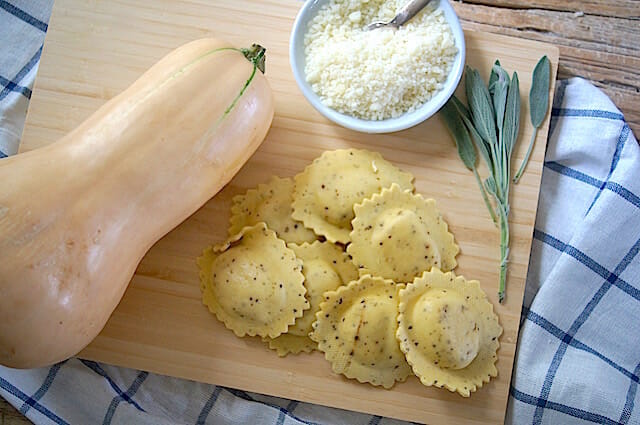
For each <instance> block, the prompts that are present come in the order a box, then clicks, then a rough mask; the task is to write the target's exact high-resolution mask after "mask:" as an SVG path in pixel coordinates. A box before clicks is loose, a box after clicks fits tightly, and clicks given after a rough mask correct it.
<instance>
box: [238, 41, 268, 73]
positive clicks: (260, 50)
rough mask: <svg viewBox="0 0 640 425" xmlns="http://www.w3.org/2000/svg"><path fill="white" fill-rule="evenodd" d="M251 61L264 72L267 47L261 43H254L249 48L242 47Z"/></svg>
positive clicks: (245, 55)
mask: <svg viewBox="0 0 640 425" xmlns="http://www.w3.org/2000/svg"><path fill="white" fill-rule="evenodd" d="M240 51H241V52H242V54H243V55H244V57H245V58H247V60H248V61H249V62H251V63H252V64H253V66H255V67H256V68H258V69H259V70H260V72H262V73H263V74H264V60H265V53H266V51H267V49H265V48H264V47H262V46H261V45H259V44H252V45H251V47H250V48H248V49H240Z"/></svg>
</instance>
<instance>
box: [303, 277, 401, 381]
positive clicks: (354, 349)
mask: <svg viewBox="0 0 640 425" xmlns="http://www.w3.org/2000/svg"><path fill="white" fill-rule="evenodd" d="M402 287H403V285H396V284H395V283H394V282H393V281H391V280H388V279H382V278H380V277H372V276H362V277H361V278H360V279H359V280H357V281H354V282H351V283H349V285H347V286H342V287H340V288H338V289H337V290H336V291H332V292H328V293H326V294H325V300H324V301H323V302H322V304H321V305H320V311H319V312H318V313H317V314H316V317H317V320H316V321H315V322H314V324H313V332H311V334H310V335H309V336H310V337H311V339H313V340H314V341H316V342H317V343H318V349H319V350H320V351H323V352H324V353H325V358H326V359H327V360H328V361H329V362H330V363H331V367H332V369H333V371H334V372H336V373H341V374H344V375H345V376H346V377H347V378H351V379H357V380H358V381H359V382H369V383H370V384H372V385H382V386H383V387H384V388H391V387H392V386H393V385H394V383H395V382H396V381H404V380H406V379H407V377H408V376H409V375H411V368H410V367H409V365H408V364H407V361H406V360H405V357H404V355H403V354H402V352H401V351H400V347H399V345H398V341H397V340H396V337H395V334H396V329H397V327H398V324H397V321H396V318H397V314H398V290H399V289H400V288H402Z"/></svg>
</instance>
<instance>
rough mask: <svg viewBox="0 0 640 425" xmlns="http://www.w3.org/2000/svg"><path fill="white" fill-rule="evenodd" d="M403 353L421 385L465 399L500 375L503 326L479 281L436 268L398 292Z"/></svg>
mask: <svg viewBox="0 0 640 425" xmlns="http://www.w3.org/2000/svg"><path fill="white" fill-rule="evenodd" d="M399 312H400V314H399V315H398V332H397V334H396V336H397V338H398V341H399V342H400V349H401V350H402V351H403V352H404V354H405V356H406V359H407V361H408V362H409V364H410V365H411V368H412V369H413V373H415V374H416V375H417V376H418V377H419V378H420V381H421V382H422V383H423V384H424V385H427V386H431V385H434V386H436V387H439V388H442V387H444V388H446V389H448V390H449V391H456V392H458V393H459V394H460V395H462V396H464V397H469V395H470V393H472V392H474V391H476V389H477V388H480V387H482V385H483V383H484V382H489V380H490V379H491V377H495V376H497V375H498V370H497V369H496V366H495V362H496V360H497V358H498V357H497V350H498V347H499V342H498V337H499V336H500V335H501V334H502V327H501V326H500V324H499V323H498V316H497V315H496V314H495V313H494V311H493V306H492V305H491V303H490V302H489V301H488V300H487V296H486V294H485V293H484V292H483V291H482V289H481V288H480V283H479V282H478V281H477V280H470V281H467V280H466V279H465V278H464V277H462V276H457V277H456V275H455V274H454V273H453V272H448V273H443V272H442V271H440V270H439V269H437V268H433V269H431V271H430V272H425V273H424V274H423V275H422V277H420V278H417V279H415V280H414V281H413V283H410V284H408V285H407V286H406V288H404V289H402V290H400V305H399Z"/></svg>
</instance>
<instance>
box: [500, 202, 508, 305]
mask: <svg viewBox="0 0 640 425" xmlns="http://www.w3.org/2000/svg"><path fill="white" fill-rule="evenodd" d="M498 210H499V211H500V284H499V287H498V301H499V302H503V301H504V294H505V289H506V283H507V264H508V262H509V219H508V217H507V211H506V209H505V206H504V205H503V204H502V203H498Z"/></svg>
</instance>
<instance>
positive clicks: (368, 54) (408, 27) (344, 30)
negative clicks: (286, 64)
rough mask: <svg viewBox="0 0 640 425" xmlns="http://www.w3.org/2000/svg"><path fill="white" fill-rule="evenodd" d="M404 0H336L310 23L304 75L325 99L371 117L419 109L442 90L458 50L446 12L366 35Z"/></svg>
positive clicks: (430, 13)
mask: <svg viewBox="0 0 640 425" xmlns="http://www.w3.org/2000/svg"><path fill="white" fill-rule="evenodd" d="M406 1H407V0H331V1H329V2H328V3H327V4H326V5H324V6H323V7H322V8H321V9H320V10H319V11H318V13H317V14H316V16H315V17H314V18H313V19H312V20H311V21H310V23H309V30H308V32H307V34H306V35H305V40H304V42H305V56H306V66H305V74H306V78H307V81H308V82H309V84H310V85H311V88H312V90H313V91H314V92H315V93H316V94H318V96H320V99H321V101H322V102H323V103H324V104H325V105H327V106H328V107H330V108H333V109H335V110H336V111H338V112H341V113H344V114H348V115H352V116H355V117H358V118H363V119H368V120H383V119H387V118H394V117H397V116H399V115H402V114H403V113H405V112H410V111H413V110H415V109H416V108H417V107H419V106H420V105H422V104H423V103H425V102H426V101H428V100H429V99H430V98H431V97H432V96H433V95H434V94H435V93H436V92H437V91H439V90H441V89H442V87H443V83H444V82H445V80H446V79H447V75H448V74H449V72H450V70H451V66H452V64H453V60H454V58H455V56H456V54H457V53H458V49H457V47H456V45H455V40H454V38H453V33H452V31H451V28H450V27H449V24H448V23H447V22H446V20H445V17H444V14H443V13H442V11H441V10H435V11H434V10H433V8H430V7H427V8H425V9H423V10H422V11H421V12H420V13H418V15H416V16H415V17H414V18H413V19H411V20H410V21H409V22H408V23H406V24H405V25H403V26H402V27H400V28H399V29H394V28H382V29H376V30H373V31H366V30H364V27H365V26H366V25H367V24H369V23H371V22H374V21H380V20H382V21H387V20H389V19H391V18H393V16H394V15H395V14H396V10H398V9H399V8H400V7H402V6H403V5H404V3H405V2H406Z"/></svg>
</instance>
